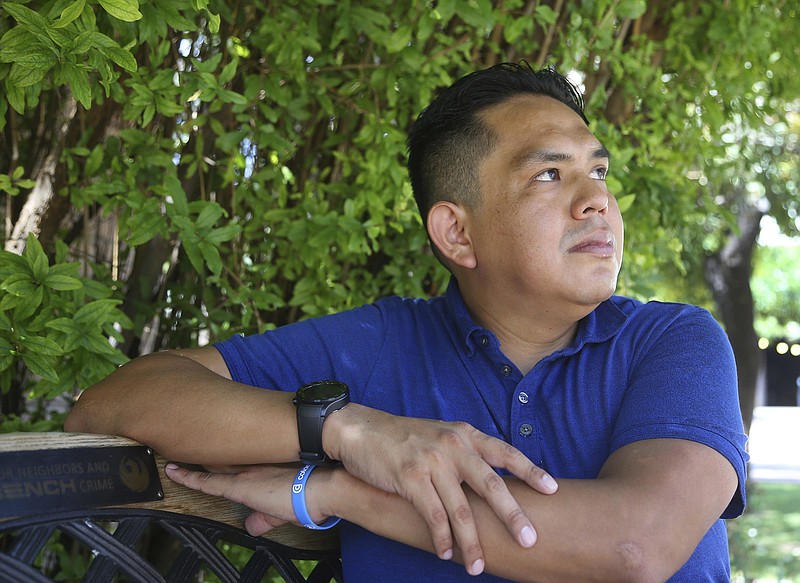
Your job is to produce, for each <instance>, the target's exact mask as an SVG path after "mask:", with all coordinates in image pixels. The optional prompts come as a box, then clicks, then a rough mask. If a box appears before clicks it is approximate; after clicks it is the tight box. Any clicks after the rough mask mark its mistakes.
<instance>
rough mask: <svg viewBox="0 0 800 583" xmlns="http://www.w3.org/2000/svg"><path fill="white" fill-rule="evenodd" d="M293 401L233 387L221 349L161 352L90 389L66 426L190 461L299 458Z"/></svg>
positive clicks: (284, 395) (277, 393)
mask: <svg viewBox="0 0 800 583" xmlns="http://www.w3.org/2000/svg"><path fill="white" fill-rule="evenodd" d="M292 397H293V395H292V394H290V393H284V392H280V391H266V390H263V389H259V388H256V387H250V386H247V385H243V384H240V383H235V382H233V381H232V380H231V376H230V373H229V372H228V367H227V366H226V365H225V361H224V360H223V358H222V355H221V354H220V353H219V351H218V350H217V349H216V348H213V347H205V348H199V349H193V350H184V351H178V350H176V351H170V352H161V353H156V354H151V355H148V356H143V357H140V358H137V359H135V360H132V361H131V362H129V363H127V364H125V365H124V366H122V367H120V368H118V369H117V370H116V371H114V373H112V374H111V375H109V376H108V377H106V378H105V379H104V380H102V381H100V382H99V383H97V384H96V385H94V386H92V387H90V388H89V389H87V390H86V391H84V393H83V394H82V395H81V397H80V398H79V399H78V401H77V402H76V403H75V405H74V406H73V408H72V411H71V412H70V414H69V416H68V417H67V419H66V422H65V423H64V429H65V430H66V431H74V432H83V433H103V434H107V435H122V436H125V437H130V438H131V439H135V440H136V441H139V442H141V443H145V444H147V445H149V446H150V447H152V448H153V449H155V450H156V451H158V452H159V453H160V454H161V455H164V456H166V457H168V458H170V459H175V460H180V461H183V462H188V463H202V464H253V463H267V462H288V461H296V460H297V459H298V458H297V455H298V452H299V451H300V444H299V440H298V437H297V422H296V420H295V419H294V415H295V410H294V406H293V405H292Z"/></svg>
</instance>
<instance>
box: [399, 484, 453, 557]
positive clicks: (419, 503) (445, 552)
mask: <svg viewBox="0 0 800 583" xmlns="http://www.w3.org/2000/svg"><path fill="white" fill-rule="evenodd" d="M401 495H402V496H403V497H404V498H406V499H407V500H408V501H409V502H411V503H412V504H413V505H414V508H416V509H417V512H419V514H420V516H422V518H423V520H425V523H426V524H427V525H428V532H429V533H430V535H431V541H432V542H433V550H434V552H435V553H436V556H438V557H439V558H440V559H444V560H445V561H449V560H450V559H452V558H453V537H452V533H451V532H450V521H449V520H448V517H447V511H446V510H445V507H444V505H443V504H442V501H441V499H440V498H439V495H438V494H437V492H436V489H435V488H434V487H433V484H431V483H430V481H429V482H428V484H427V487H424V486H423V487H417V485H410V487H409V488H408V491H407V492H406V493H405V494H401Z"/></svg>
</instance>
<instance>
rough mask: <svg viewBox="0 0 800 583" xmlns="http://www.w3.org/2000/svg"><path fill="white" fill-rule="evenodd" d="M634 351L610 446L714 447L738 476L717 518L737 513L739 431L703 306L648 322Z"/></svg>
mask: <svg viewBox="0 0 800 583" xmlns="http://www.w3.org/2000/svg"><path fill="white" fill-rule="evenodd" d="M637 353H638V356H637V362H636V364H635V366H634V368H633V369H632V372H631V378H630V379H629V383H628V390H627V392H626V394H625V398H624V401H623V404H622V408H621V410H620V413H619V416H618V418H617V422H616V425H615V430H614V437H613V441H612V451H616V450H617V449H619V448H621V447H623V446H624V445H627V444H629V443H632V442H634V441H639V440H643V439H654V438H676V439H688V440H691V441H696V442H698V443H702V444H704V445H707V446H709V447H711V448H713V449H715V450H716V451H718V452H719V453H720V454H722V455H723V456H725V458H726V459H727V460H728V461H729V462H730V463H731V465H732V466H733V467H734V469H735V470H736V474H737V476H738V478H739V487H738V489H737V492H736V494H735V495H734V497H733V498H732V500H731V502H730V504H729V505H728V507H727V508H726V509H725V512H724V513H723V514H722V518H734V517H736V516H739V515H740V514H741V513H742V512H743V511H744V506H745V482H746V465H747V460H748V455H747V453H746V442H747V437H746V435H745V434H744V430H743V426H742V416H741V410H740V408H739V397H738V389H737V377H736V364H735V361H734V356H733V351H732V349H731V346H730V342H729V341H728V338H727V336H726V335H725V333H724V332H723V330H722V329H721V327H720V326H719V324H718V323H717V322H716V321H715V320H714V319H713V317H712V316H711V314H709V313H708V312H707V311H706V310H703V309H701V308H695V307H689V306H687V307H686V308H685V309H683V310H682V311H681V312H679V313H678V315H677V316H675V317H674V318H672V319H671V320H669V321H667V322H661V325H660V327H659V329H653V330H652V331H651V333H650V334H649V337H648V338H647V339H646V340H645V341H644V342H643V343H642V345H641V346H639V347H637Z"/></svg>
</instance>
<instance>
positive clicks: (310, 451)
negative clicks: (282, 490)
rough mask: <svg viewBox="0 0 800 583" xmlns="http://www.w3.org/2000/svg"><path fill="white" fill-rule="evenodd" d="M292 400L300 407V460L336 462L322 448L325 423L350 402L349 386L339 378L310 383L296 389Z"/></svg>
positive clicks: (309, 462) (307, 462)
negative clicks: (331, 415) (338, 379)
mask: <svg viewBox="0 0 800 583" xmlns="http://www.w3.org/2000/svg"><path fill="white" fill-rule="evenodd" d="M292 402H293V403H294V405H295V407H297V433H298V435H299V437H300V461H301V462H303V463H306V464H315V465H320V464H325V463H330V462H332V461H334V460H331V459H330V458H328V456H327V455H326V454H325V452H324V451H323V450H322V424H323V423H325V418H326V417H327V416H328V415H330V414H331V413H333V412H334V411H338V410H339V409H341V408H342V407H344V406H345V405H347V404H348V403H349V402H350V389H349V388H348V387H347V385H346V384H344V383H340V382H339V381H318V382H316V383H309V384H307V385H303V386H302V387H300V388H299V389H297V393H296V394H295V396H294V400H293V401H292Z"/></svg>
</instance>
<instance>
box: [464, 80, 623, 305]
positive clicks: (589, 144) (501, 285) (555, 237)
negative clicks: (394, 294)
mask: <svg viewBox="0 0 800 583" xmlns="http://www.w3.org/2000/svg"><path fill="white" fill-rule="evenodd" d="M482 117H483V119H484V120H485V121H486V122H487V123H488V125H489V127H490V128H491V129H492V131H493V132H494V134H495V136H496V137H497V145H496V147H495V149H494V150H493V151H492V152H490V153H489V155H488V156H487V157H486V158H485V159H484V160H483V162H482V163H481V164H480V166H479V177H480V186H481V191H482V196H483V199H482V203H481V204H480V205H479V206H478V208H476V209H474V210H472V211H469V214H470V215H471V221H470V222H471V228H470V232H471V234H472V240H473V244H474V249H475V253H476V260H477V266H476V269H475V271H474V273H475V275H476V276H478V281H479V282H480V285H481V287H484V286H488V287H487V288H486V289H488V290H493V291H494V292H495V293H497V294H498V296H499V297H501V298H505V299H512V300H513V299H515V298H517V299H520V298H524V299H526V300H527V299H531V300H533V301H535V302H538V303H539V305H540V306H541V307H542V308H545V309H562V308H573V307H576V306H580V307H581V309H584V308H590V309H593V308H594V306H596V305H597V304H599V303H600V302H602V301H604V300H606V299H607V298H608V297H610V296H611V294H612V293H613V292H614V289H615V287H616V282H617V274H618V273H619V269H620V265H621V262H622V243H623V228H622V216H621V214H620V211H619V207H618V206H617V202H616V200H615V199H614V197H613V196H612V195H611V194H610V193H609V192H608V188H607V186H606V182H605V175H606V171H607V169H608V153H607V152H606V150H605V148H603V146H602V144H600V142H599V141H598V140H597V138H595V137H594V135H593V134H592V133H591V132H590V131H589V128H588V127H586V124H585V123H584V122H583V120H582V119H581V118H580V117H579V116H578V115H577V114H576V113H575V112H573V111H572V110H571V109H570V108H569V107H567V106H566V105H564V104H562V103H560V102H559V101H557V100H555V99H552V98H550V97H544V96H533V95H531V96H518V97H514V98H512V99H511V100H509V101H506V102H504V103H502V104H500V105H497V106H494V107H492V108H489V109H488V110H486V111H485V112H484V113H483V114H482ZM564 315H566V313H565V314H564Z"/></svg>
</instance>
